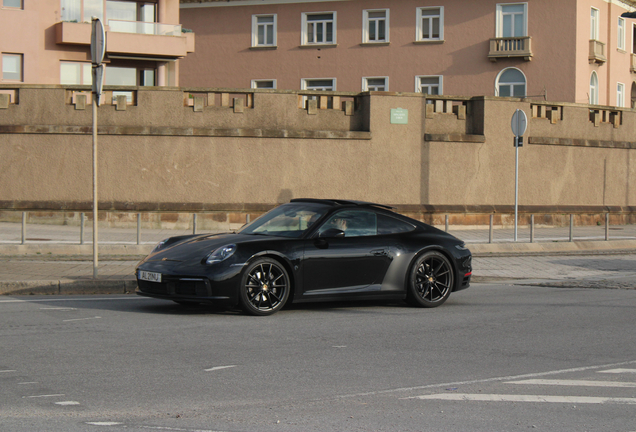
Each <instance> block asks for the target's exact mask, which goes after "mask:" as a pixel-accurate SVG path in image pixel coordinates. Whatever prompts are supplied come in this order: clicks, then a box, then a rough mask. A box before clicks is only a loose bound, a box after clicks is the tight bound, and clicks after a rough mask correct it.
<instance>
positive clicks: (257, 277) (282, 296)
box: [239, 258, 290, 316]
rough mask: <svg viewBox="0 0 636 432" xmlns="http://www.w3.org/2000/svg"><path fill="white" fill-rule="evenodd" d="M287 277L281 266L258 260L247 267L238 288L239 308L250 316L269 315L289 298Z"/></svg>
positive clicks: (269, 259)
mask: <svg viewBox="0 0 636 432" xmlns="http://www.w3.org/2000/svg"><path fill="white" fill-rule="evenodd" d="M289 290H290V283H289V275H288V274H287V271H286V270H285V267H283V265H282V264H281V263H280V262H278V261H276V260H274V259H271V258H260V259H257V260H256V261H253V262H251V263H250V264H248V265H247V267H246V269H245V271H244V272H243V277H242V279H241V287H240V293H239V294H240V302H241V308H243V310H244V311H245V312H246V313H248V314H250V315H260V316H263V315H271V314H273V313H275V312H277V311H279V310H280V309H282V307H283V306H285V302H287V299H288V298H289Z"/></svg>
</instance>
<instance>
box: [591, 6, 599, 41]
mask: <svg viewBox="0 0 636 432" xmlns="http://www.w3.org/2000/svg"><path fill="white" fill-rule="evenodd" d="M594 12H596V14H595V13H594ZM600 25H601V11H600V10H598V9H597V8H595V7H592V8H590V40H595V41H597V40H599V35H600V34H601V29H600Z"/></svg>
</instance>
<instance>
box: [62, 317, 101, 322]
mask: <svg viewBox="0 0 636 432" xmlns="http://www.w3.org/2000/svg"><path fill="white" fill-rule="evenodd" d="M101 318H102V317H99V316H96V317H90V318H73V319H67V320H62V322H71V321H86V320H94V319H101Z"/></svg>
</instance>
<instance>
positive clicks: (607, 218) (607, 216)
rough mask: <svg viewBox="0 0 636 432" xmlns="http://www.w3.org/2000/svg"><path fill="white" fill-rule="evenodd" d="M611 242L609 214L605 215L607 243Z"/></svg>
mask: <svg viewBox="0 0 636 432" xmlns="http://www.w3.org/2000/svg"><path fill="white" fill-rule="evenodd" d="M607 240H609V213H605V241H607Z"/></svg>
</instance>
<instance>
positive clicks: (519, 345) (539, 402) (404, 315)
mask: <svg viewBox="0 0 636 432" xmlns="http://www.w3.org/2000/svg"><path fill="white" fill-rule="evenodd" d="M519 282H523V281H519ZM597 288H598V287H597ZM635 307H636V290H634V289H590V288H584V287H578V288H563V287H553V286H537V285H536V284H534V285H533V284H532V283H531V282H529V285H509V284H474V285H473V286H472V287H471V288H469V289H468V290H466V291H462V292H459V293H455V294H454V295H452V296H451V298H450V299H449V301H448V302H447V303H446V304H445V305H443V306H442V307H440V308H437V309H431V310H423V309H416V308H411V307H408V306H406V305H404V304H402V303H395V304H389V305H382V304H376V303H354V304H318V305H303V306H293V307H291V308H287V309H285V310H283V311H281V312H280V313H278V314H276V315H274V316H271V317H265V318H255V317H249V316H245V315H242V314H240V313H238V312H220V311H214V310H210V309H206V308H200V307H195V308H184V307H181V306H178V305H176V304H173V303H170V302H165V301H160V300H154V299H147V298H142V297H136V296H133V295H130V296H121V295H120V296H66V297H57V296H55V297H54V296H28V297H8V296H4V297H1V298H0V430H1V431H16V432H22V431H70V432H75V431H89V432H92V431H96V432H98V431H104V432H113V431H148V430H158V431H232V432H238V431H489V432H492V431H528V430H544V431H577V432H580V431H624V432H631V431H636V343H635V342H636V333H635V332H634V323H635V322H636V314H635V313H634V310H635Z"/></svg>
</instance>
